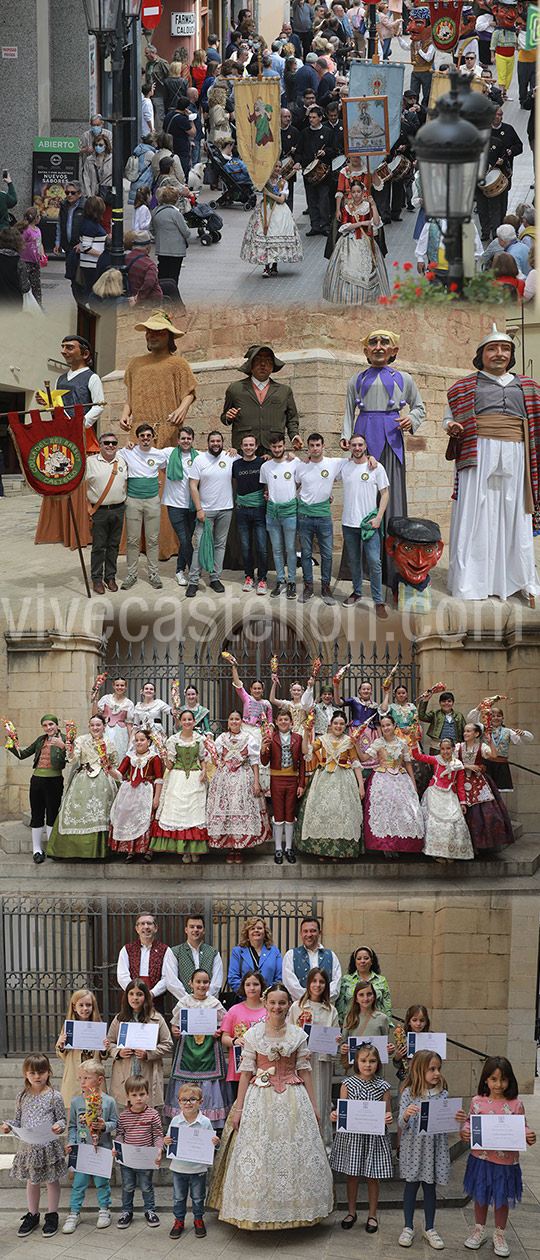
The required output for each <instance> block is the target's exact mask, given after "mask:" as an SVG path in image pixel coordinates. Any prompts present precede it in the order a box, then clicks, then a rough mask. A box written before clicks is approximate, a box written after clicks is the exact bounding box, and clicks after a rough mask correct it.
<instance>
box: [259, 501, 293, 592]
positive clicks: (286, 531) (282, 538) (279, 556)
mask: <svg viewBox="0 0 540 1260" xmlns="http://www.w3.org/2000/svg"><path fill="white" fill-rule="evenodd" d="M266 528H267V530H268V533H269V535H270V542H271V543H272V551H273V553H274V560H275V562H276V576H277V580H278V582H284V581H285V563H284V557H283V543H285V553H286V556H287V573H288V578H289V582H296V512H295V513H294V516H280V517H279V520H277V521H275V520H274V519H273V517H270V516H267V517H266Z"/></svg>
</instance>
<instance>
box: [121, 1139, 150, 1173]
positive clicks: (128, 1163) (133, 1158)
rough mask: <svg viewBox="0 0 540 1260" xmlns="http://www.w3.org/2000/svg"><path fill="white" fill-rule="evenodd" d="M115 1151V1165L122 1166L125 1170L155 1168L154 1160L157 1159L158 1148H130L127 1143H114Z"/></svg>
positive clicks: (129, 1144)
mask: <svg viewBox="0 0 540 1260" xmlns="http://www.w3.org/2000/svg"><path fill="white" fill-rule="evenodd" d="M114 1148H115V1151H116V1153H117V1157H116V1162H117V1164H124V1165H125V1167H126V1168H152V1169H155V1167H156V1159H159V1155H160V1151H159V1146H132V1145H131V1143H129V1142H115V1144H114Z"/></svg>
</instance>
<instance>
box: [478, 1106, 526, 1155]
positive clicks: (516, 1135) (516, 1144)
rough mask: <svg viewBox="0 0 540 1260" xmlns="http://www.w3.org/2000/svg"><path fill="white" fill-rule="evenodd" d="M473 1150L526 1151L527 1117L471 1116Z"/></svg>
mask: <svg viewBox="0 0 540 1260" xmlns="http://www.w3.org/2000/svg"><path fill="white" fill-rule="evenodd" d="M469 1123H470V1126H471V1150H473V1151H474V1150H482V1151H525V1150H526V1149H527V1143H526V1141H525V1116H505V1115H503V1116H471V1117H470V1120H469Z"/></svg>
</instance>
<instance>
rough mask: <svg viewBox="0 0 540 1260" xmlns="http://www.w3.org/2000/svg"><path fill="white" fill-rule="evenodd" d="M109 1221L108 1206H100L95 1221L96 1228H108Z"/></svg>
mask: <svg viewBox="0 0 540 1260" xmlns="http://www.w3.org/2000/svg"><path fill="white" fill-rule="evenodd" d="M110 1223H111V1214H110V1212H109V1209H108V1208H100V1209H99V1212H98V1218H97V1221H96V1229H108V1228H109V1225H110Z"/></svg>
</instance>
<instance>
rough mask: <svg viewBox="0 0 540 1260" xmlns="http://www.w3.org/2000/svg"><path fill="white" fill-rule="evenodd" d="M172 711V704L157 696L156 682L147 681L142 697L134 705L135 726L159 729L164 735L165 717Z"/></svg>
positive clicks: (133, 719)
mask: <svg viewBox="0 0 540 1260" xmlns="http://www.w3.org/2000/svg"><path fill="white" fill-rule="evenodd" d="M170 712H171V706H170V704H166V703H165V701H164V700H160V699H159V698H158V697H157V696H156V688H155V685H154V683H153V682H145V683H144V685H143V688H142V691H141V698H140V700H138V701H137V704H136V705H134V707H133V718H132V721H133V726H134V727H137V726H138V727H143V729H145V730H152V731H157V732H158V733H159V734H160V735H162V734H163V725H164V722H165V719H166V718H167V716H168V714H169V713H170Z"/></svg>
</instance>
